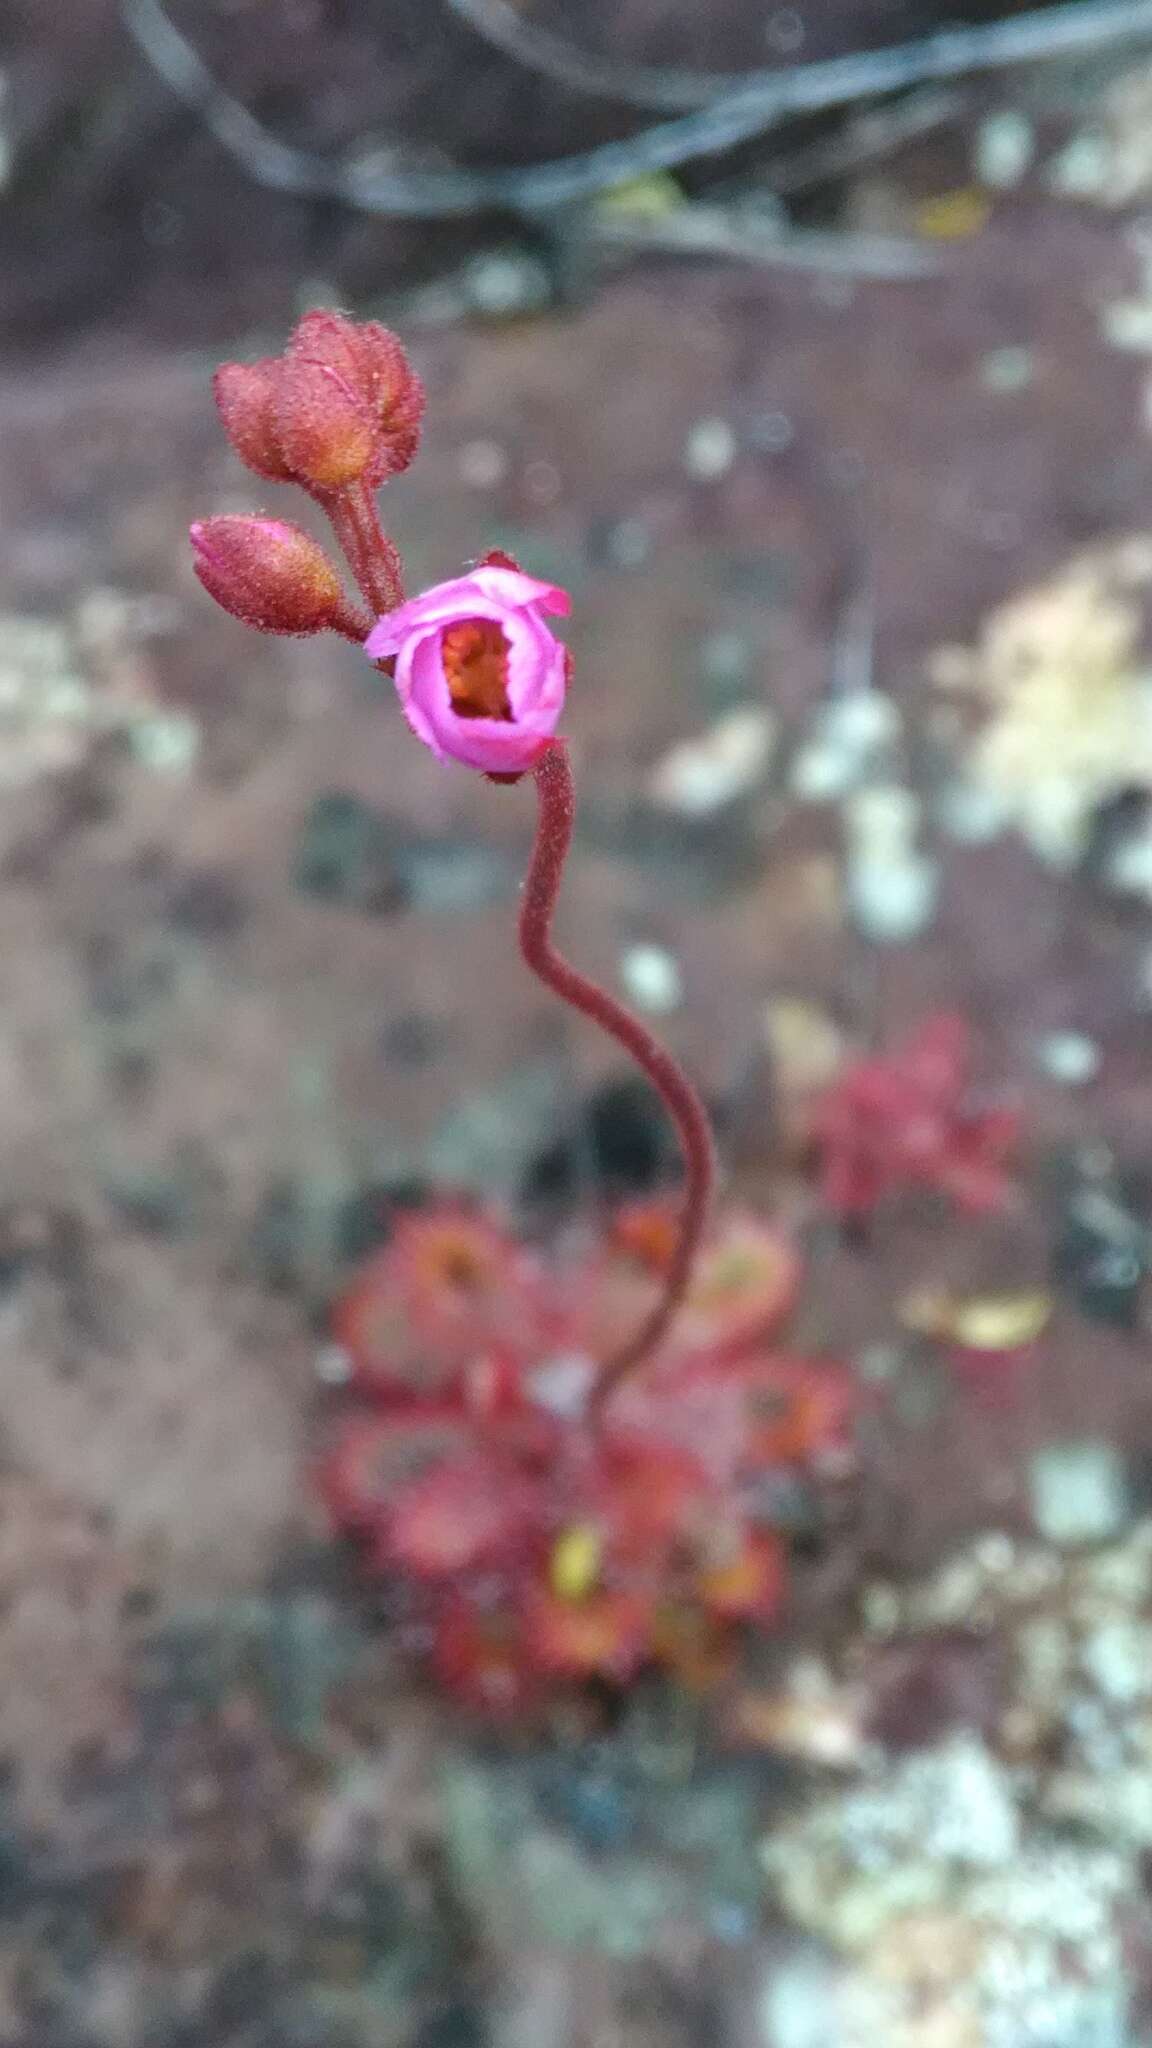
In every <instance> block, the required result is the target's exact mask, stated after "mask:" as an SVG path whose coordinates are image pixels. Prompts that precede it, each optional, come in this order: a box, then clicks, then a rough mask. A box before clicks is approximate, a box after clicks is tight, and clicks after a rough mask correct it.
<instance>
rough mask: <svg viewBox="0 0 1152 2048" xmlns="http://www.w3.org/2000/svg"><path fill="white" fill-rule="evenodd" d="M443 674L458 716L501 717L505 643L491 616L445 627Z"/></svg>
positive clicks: (505, 706) (505, 705) (508, 711)
mask: <svg viewBox="0 0 1152 2048" xmlns="http://www.w3.org/2000/svg"><path fill="white" fill-rule="evenodd" d="M441 645H442V650H443V652H442V659H443V662H444V675H445V678H446V680H447V683H448V694H449V696H450V697H451V699H452V709H453V711H454V712H455V713H456V715H457V717H458V718H502V719H505V720H507V722H508V723H509V724H511V723H512V706H511V705H510V704H509V702H508V652H509V649H508V642H507V640H506V639H505V637H504V634H503V633H502V632H501V630H500V628H499V626H498V625H497V624H496V622H495V620H494V619H461V620H460V621H459V622H458V623H457V624H456V625H454V626H448V627H446V628H445V631H444V637H443V640H442V643H441Z"/></svg>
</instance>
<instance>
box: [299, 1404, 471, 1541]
mask: <svg viewBox="0 0 1152 2048" xmlns="http://www.w3.org/2000/svg"><path fill="white" fill-rule="evenodd" d="M470 1447H471V1432H470V1430H469V1427H468V1423H467V1420H466V1419H465V1418H464V1417H463V1416H461V1415H460V1413H459V1412H458V1411H457V1410H456V1409H454V1408H448V1407H444V1406H439V1407H433V1406H426V1407H422V1408H418V1407H411V1408H403V1409H396V1410H392V1411H385V1412H383V1413H381V1412H378V1411H374V1410H362V1411H360V1412H358V1413H355V1414H353V1415H351V1416H349V1417H348V1418H347V1419H346V1420H345V1422H344V1423H343V1424H342V1425H341V1427H340V1429H339V1430H338V1431H337V1433H336V1435H335V1436H334V1438H333V1440H332V1442H331V1443H330V1444H329V1446H328V1448H327V1450H326V1451H325V1452H324V1454H323V1456H322V1457H321V1459H320V1463H319V1467H318V1472H317V1480H318V1485H319V1490H320V1494H321V1497H322V1499H323V1500H324V1501H325V1502H326V1503H327V1506H328V1509H329V1512H330V1513H331V1515H332V1518H333V1520H334V1521H335V1522H336V1523H337V1525H338V1526H339V1527H340V1528H342V1529H347V1530H352V1531H361V1532H375V1531H377V1530H378V1529H379V1528H380V1527H381V1526H382V1524H383V1522H384V1520H385V1519H386V1517H387V1516H388V1515H389V1514H390V1512H391V1510H392V1508H393V1506H394V1504H395V1502H396V1500H397V1498H398V1497H399V1495H400V1493H401V1492H402V1491H403V1490H404V1488H405V1487H407V1486H410V1485H411V1484H412V1483H413V1481H414V1480H416V1479H417V1478H419V1477H421V1476H422V1475H424V1474H426V1473H428V1472H430V1471H432V1470H433V1469H434V1468H435V1467H436V1466H437V1465H440V1464H444V1463H447V1461H448V1460H449V1459H452V1458H458V1457H460V1456H461V1455H462V1454H463V1453H466V1452H467V1451H468V1450H469V1449H470Z"/></svg>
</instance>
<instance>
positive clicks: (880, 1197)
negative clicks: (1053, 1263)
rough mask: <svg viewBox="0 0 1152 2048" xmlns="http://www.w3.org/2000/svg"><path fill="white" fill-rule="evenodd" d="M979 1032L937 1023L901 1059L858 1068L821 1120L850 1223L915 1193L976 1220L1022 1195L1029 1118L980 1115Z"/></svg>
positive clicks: (821, 1140) (825, 1163)
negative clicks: (974, 1041) (1021, 1157)
mask: <svg viewBox="0 0 1152 2048" xmlns="http://www.w3.org/2000/svg"><path fill="white" fill-rule="evenodd" d="M971 1067H972V1055H971V1032H970V1030H969V1027H968V1024H967V1023H966V1021H965V1019H964V1018H963V1017H960V1016H957V1015H955V1014H954V1013H952V1012H950V1011H941V1012H940V1013H939V1014H938V1015H936V1016H933V1017H929V1018H928V1019H926V1021H925V1022H924V1023H923V1024H922V1025H921V1026H920V1028H919V1030H918V1031H917V1032H915V1033H914V1035H913V1036H912V1037H911V1038H909V1039H908V1040H907V1041H906V1043H905V1044H904V1045H903V1046H901V1047H899V1048H898V1049H897V1050H896V1051H895V1052H892V1053H887V1054H877V1055H875V1056H874V1057H873V1058H870V1059H862V1060H858V1061H857V1062H856V1063H855V1064H854V1065H853V1066H851V1067H849V1068H848V1069H847V1071H846V1072H845V1073H844V1074H842V1075H841V1076H840V1078H839V1079H838V1080H837V1081H836V1082H834V1083H833V1085H832V1087H831V1088H830V1089H829V1090H828V1093H827V1095H826V1096H825V1097H824V1100H823V1102H822V1103H821V1105H820V1107H819V1108H818V1110H817V1113H816V1123H815V1137H816V1142H817V1147H818V1151H819V1155H820V1168H821V1190H822V1193H823V1197H824V1200H825V1201H826V1202H827V1204H828V1206H829V1208H830V1209H832V1210H833V1211H834V1212H835V1214H836V1215H838V1216H840V1217H842V1218H843V1219H844V1220H845V1221H860V1220H862V1219H864V1218H867V1217H869V1216H871V1215H872V1214H873V1212H874V1211H875V1210H876V1208H877V1207H878V1206H879V1204H880V1203H881V1202H883V1201H885V1200H886V1199H887V1198H888V1197H890V1196H892V1195H896V1194H900V1193H903V1192H906V1191H908V1190H911V1189H916V1188H920V1189H925V1190H928V1191H930V1192H933V1193H937V1194H942V1195H946V1196H948V1197H949V1198H950V1199H951V1200H953V1201H955V1202H956V1203H957V1205H958V1206H959V1207H960V1208H962V1209H966V1210H968V1211H969V1212H971V1213H973V1214H982V1213H988V1212H992V1211H995V1210H997V1209H999V1208H1001V1207H1002V1206H1003V1205H1004V1203H1005V1202H1006V1200H1007V1199H1008V1197H1009V1194H1010V1191H1011V1187H1012V1174H1011V1165H1012V1161H1013V1159H1014V1155H1015V1153H1016V1150H1017V1147H1018V1143H1019V1136H1020V1117H1019V1114H1018V1112H1017V1111H1016V1110H1014V1109H1011V1108H1003V1107H995V1108H992V1109H980V1108H974V1107H973V1106H972V1103H971V1100H970V1096H971Z"/></svg>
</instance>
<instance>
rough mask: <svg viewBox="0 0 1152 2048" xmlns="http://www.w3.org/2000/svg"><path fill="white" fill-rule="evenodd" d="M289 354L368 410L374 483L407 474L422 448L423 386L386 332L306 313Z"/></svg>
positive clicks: (339, 316)
mask: <svg viewBox="0 0 1152 2048" xmlns="http://www.w3.org/2000/svg"><path fill="white" fill-rule="evenodd" d="M288 353H289V355H290V356H296V357H299V358H301V359H302V360H304V361H307V362H313V363H324V364H325V365H326V366H327V367H328V368H329V369H331V370H334V371H335V372H336V374H337V375H338V376H339V377H341V378H342V379H343V381H344V383H345V384H346V385H347V386H348V387H349V388H350V389H351V390H353V391H355V393H356V395H357V396H358V397H359V398H360V399H361V401H362V402H363V404H364V405H365V407H366V408H367V411H368V414H369V416H370V418H371V419H372V421H373V424H374V426H375V428H376V431H377V437H378V438H377V450H376V458H375V461H374V463H373V466H372V469H373V473H372V481H373V482H374V483H382V482H383V480H384V478H385V477H389V476H396V475H398V474H399V472H400V471H401V470H403V469H407V467H408V465H409V463H410V462H411V460H412V458H413V456H414V455H415V453H416V450H417V447H418V446H419V441H420V422H421V419H422V418H423V414H424V386H423V384H422V383H421V381H420V379H419V377H418V376H417V375H416V372H415V371H414V370H413V368H412V365H411V363H410V362H409V361H408V358H407V356H406V355H405V353H404V350H403V348H402V347H401V345H400V343H399V341H398V340H397V338H396V336H395V335H394V334H392V333H390V332H389V330H388V328H386V327H381V326H380V325H379V324H378V323H377V322H376V321H374V320H349V319H347V318H346V317H345V316H344V314H343V313H328V312H323V311H316V312H312V313H305V315H304V317H303V319H302V320H300V321H299V322H298V323H297V326H296V329H295V331H294V333H293V335H292V339H291V341H290V342H289V344H288Z"/></svg>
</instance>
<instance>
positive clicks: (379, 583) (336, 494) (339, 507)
mask: <svg viewBox="0 0 1152 2048" xmlns="http://www.w3.org/2000/svg"><path fill="white" fill-rule="evenodd" d="M320 502H321V503H322V505H323V507H324V510H325V511H326V512H327V514H328V517H329V519H330V520H331V522H332V530H333V532H334V533H335V535H336V538H337V540H338V541H339V543H340V546H341V547H342V549H343V551H344V555H345V558H346V560H347V562H348V567H349V568H350V569H351V571H352V574H353V576H354V577H355V578H356V582H357V584H358V585H359V587H360V590H361V591H362V592H363V594H364V596H365V597H366V598H367V600H368V603H369V605H370V606H371V608H372V614H373V617H375V618H379V616H380V614H381V613H382V612H390V611H394V610H395V608H396V606H397V605H398V604H402V603H403V601H404V572H403V568H402V566H401V562H400V555H399V551H398V550H397V548H396V547H395V546H394V545H393V543H392V542H391V541H390V540H389V539H388V536H387V534H386V533H385V532H384V530H383V528H382V526H381V524H380V514H379V512H378V511H377V509H376V499H375V497H374V495H373V493H372V491H371V490H370V488H369V486H368V485H367V484H362V483H361V484H349V485H347V486H346V487H345V488H344V489H343V490H340V491H330V492H325V493H324V494H323V496H322V497H321V499H320Z"/></svg>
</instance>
